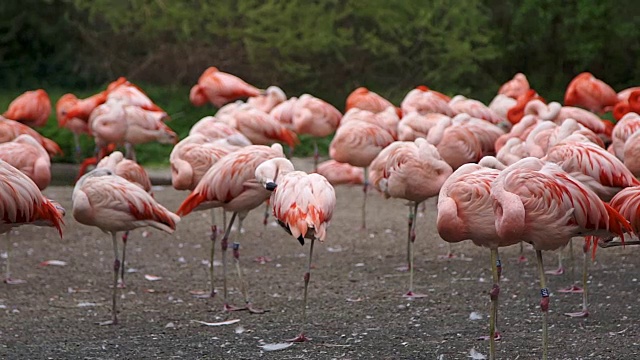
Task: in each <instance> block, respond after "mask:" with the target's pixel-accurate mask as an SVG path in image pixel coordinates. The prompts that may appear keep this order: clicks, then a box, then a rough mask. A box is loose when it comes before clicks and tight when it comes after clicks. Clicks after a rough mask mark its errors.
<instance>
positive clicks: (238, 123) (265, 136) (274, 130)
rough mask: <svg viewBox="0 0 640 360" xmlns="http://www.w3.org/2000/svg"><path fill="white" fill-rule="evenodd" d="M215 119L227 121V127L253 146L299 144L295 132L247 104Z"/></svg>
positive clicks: (290, 145) (291, 145)
mask: <svg viewBox="0 0 640 360" xmlns="http://www.w3.org/2000/svg"><path fill="white" fill-rule="evenodd" d="M216 118H218V120H219V121H227V124H228V125H229V126H231V127H233V128H235V129H237V130H238V131H240V132H241V133H242V134H243V135H244V136H246V137H247V138H248V139H249V140H250V141H251V143H253V144H255V145H270V144H273V143H274V142H278V141H280V142H283V143H285V144H287V145H288V146H289V147H291V148H293V147H294V146H295V145H297V144H299V143H300V141H299V140H298V136H297V135H296V133H295V132H293V131H291V130H290V129H288V128H286V127H285V126H283V125H282V124H280V123H279V122H278V121H277V120H276V119H275V118H274V117H273V116H271V115H269V114H268V113H266V112H264V111H261V110H258V109H256V108H253V107H251V106H250V105H247V104H242V105H240V106H239V107H238V108H236V109H234V110H232V111H230V113H226V114H216Z"/></svg>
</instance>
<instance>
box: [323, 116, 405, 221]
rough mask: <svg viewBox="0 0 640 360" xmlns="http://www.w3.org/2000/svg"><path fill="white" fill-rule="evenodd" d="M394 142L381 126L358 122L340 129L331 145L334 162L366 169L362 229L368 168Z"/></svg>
mask: <svg viewBox="0 0 640 360" xmlns="http://www.w3.org/2000/svg"><path fill="white" fill-rule="evenodd" d="M393 141H394V139H393V137H392V136H391V134H389V132H387V131H386V130H385V129H383V128H381V127H380V126H378V125H375V124H372V123H368V122H364V121H359V120H356V121H351V122H349V123H346V124H342V125H341V126H340V127H338V130H336V134H335V135H334V136H333V140H331V143H330V144H329V156H330V157H331V158H332V159H333V160H336V161H338V162H342V163H347V164H349V165H352V166H357V167H361V168H364V187H363V189H362V191H363V193H364V197H363V201H362V229H366V227H367V224H366V216H367V210H366V206H367V191H368V189H369V182H368V179H367V177H368V176H367V167H368V166H369V164H371V161H373V159H374V158H375V157H376V156H377V155H378V153H380V151H381V150H382V149H384V148H385V147H387V146H388V145H389V144H391V143H392V142H393Z"/></svg>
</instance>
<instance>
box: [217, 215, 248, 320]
mask: <svg viewBox="0 0 640 360" xmlns="http://www.w3.org/2000/svg"><path fill="white" fill-rule="evenodd" d="M237 215H238V213H237V212H234V213H233V215H231V220H229V225H227V229H226V231H225V232H224V237H222V241H221V242H220V247H221V248H222V288H223V303H224V309H225V310H226V311H238V310H246V308H239V307H235V306H233V305H229V303H228V302H227V294H228V288H227V248H228V247H229V234H230V233H231V227H232V226H233V222H234V221H235V220H236V216H237Z"/></svg>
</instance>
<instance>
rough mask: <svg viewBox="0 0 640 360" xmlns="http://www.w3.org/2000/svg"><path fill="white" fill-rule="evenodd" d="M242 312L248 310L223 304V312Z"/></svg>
mask: <svg viewBox="0 0 640 360" xmlns="http://www.w3.org/2000/svg"><path fill="white" fill-rule="evenodd" d="M244 310H249V308H248V307H246V306H244V307H238V306H234V305H229V304H224V311H244Z"/></svg>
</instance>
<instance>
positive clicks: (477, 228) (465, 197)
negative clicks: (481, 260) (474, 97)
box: [437, 158, 520, 359]
mask: <svg viewBox="0 0 640 360" xmlns="http://www.w3.org/2000/svg"><path fill="white" fill-rule="evenodd" d="M484 159H485V158H483V160H484ZM481 161H482V160H481ZM499 174H500V170H496V169H492V168H488V167H485V166H483V165H481V164H465V165H462V166H461V167H459V168H458V169H457V170H456V171H455V172H454V173H453V174H452V175H451V176H449V178H448V179H447V180H446V181H445V182H444V184H443V185H442V188H441V189H440V194H439V195H438V217H437V228H438V234H439V235H440V237H441V238H442V239H443V240H445V241H447V242H451V243H456V242H460V241H464V240H471V241H472V242H473V243H474V244H475V245H477V246H481V247H487V248H489V249H490V250H491V274H492V278H493V286H492V288H491V291H490V292H489V296H490V298H491V311H490V319H489V341H490V345H489V348H490V356H489V358H490V359H495V341H496V340H500V339H501V335H500V332H499V331H497V328H496V322H497V317H498V297H499V295H500V275H501V273H502V265H501V262H500V257H499V255H498V248H500V247H506V246H510V245H514V244H516V243H519V242H520V239H518V238H506V239H502V238H500V237H499V236H498V234H497V233H496V227H495V216H494V213H493V200H492V199H491V184H492V183H493V181H494V180H495V179H496V178H497V177H498V175H499Z"/></svg>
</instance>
